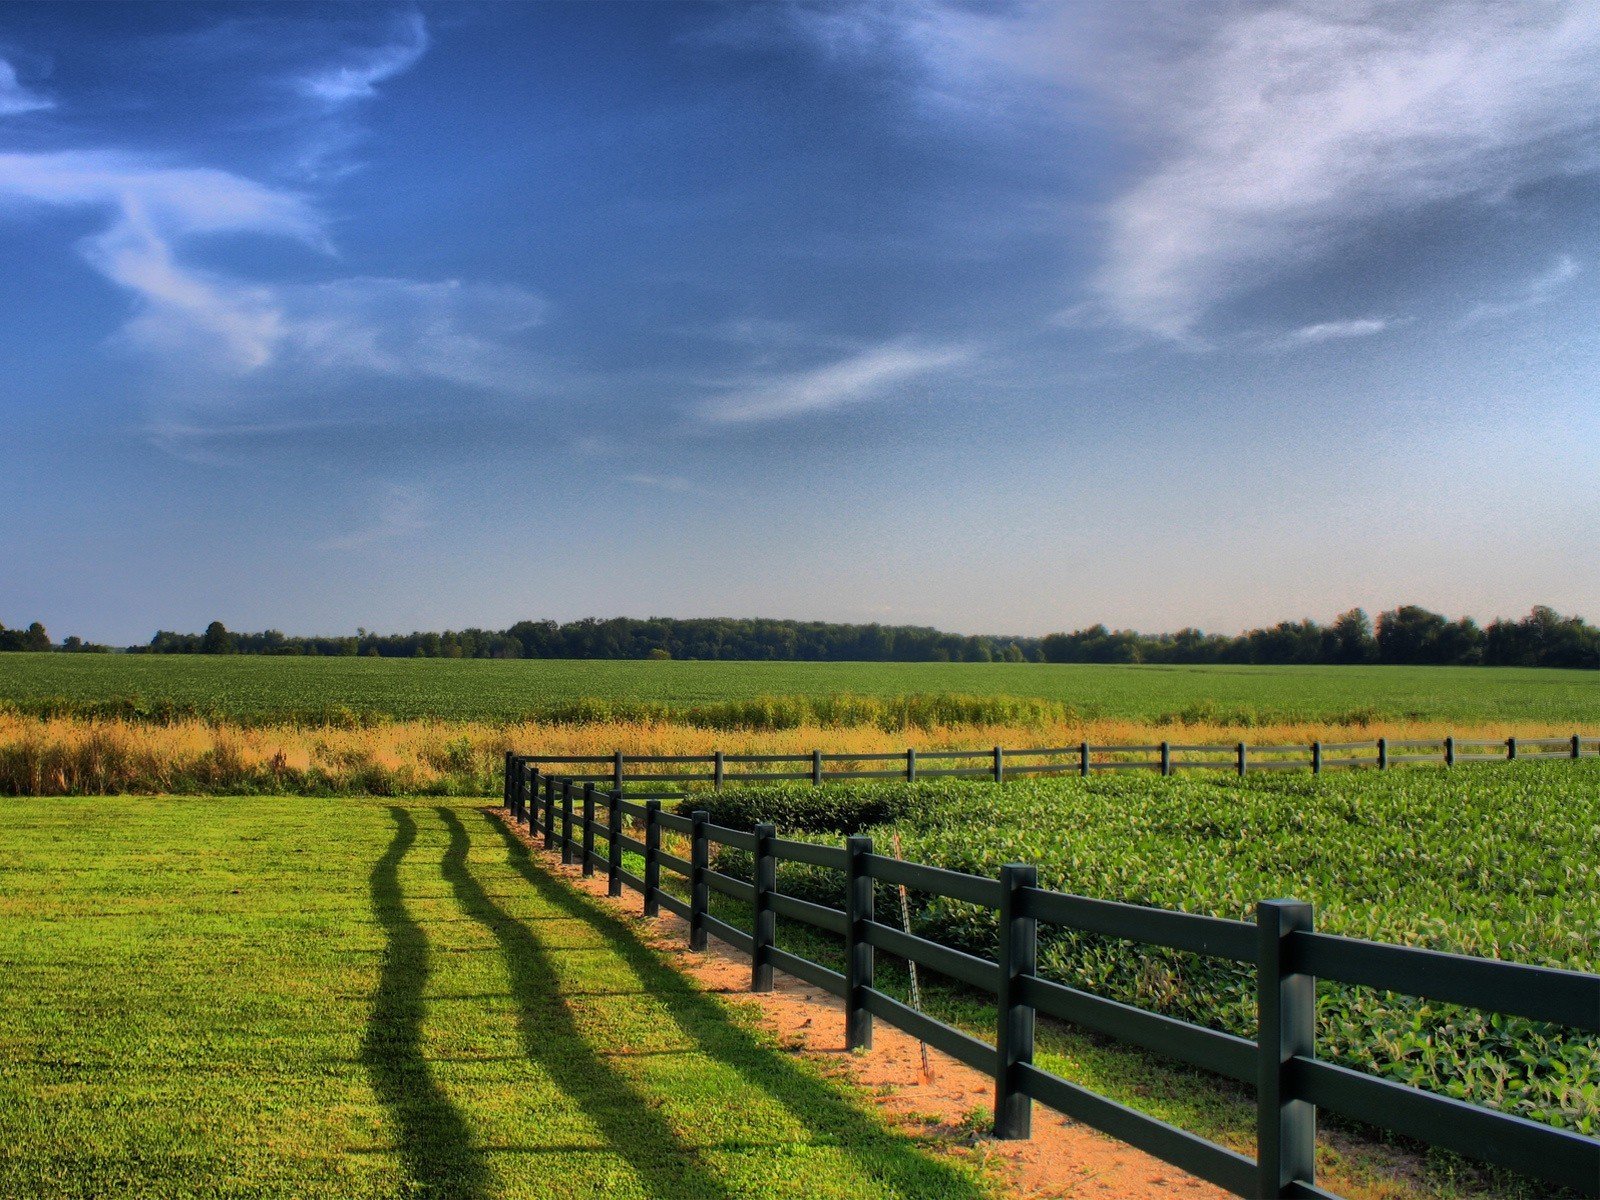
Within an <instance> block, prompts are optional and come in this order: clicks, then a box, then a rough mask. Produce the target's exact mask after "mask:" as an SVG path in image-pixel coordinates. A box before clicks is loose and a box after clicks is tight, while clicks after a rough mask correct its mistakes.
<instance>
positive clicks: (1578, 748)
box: [1572, 734, 1583, 758]
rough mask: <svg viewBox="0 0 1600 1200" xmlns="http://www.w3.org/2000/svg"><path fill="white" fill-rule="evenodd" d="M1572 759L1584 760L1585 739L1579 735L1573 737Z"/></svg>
mask: <svg viewBox="0 0 1600 1200" xmlns="http://www.w3.org/2000/svg"><path fill="white" fill-rule="evenodd" d="M1572 757H1573V758H1582V757H1583V739H1582V738H1581V737H1579V736H1578V735H1577V734H1573V735H1572Z"/></svg>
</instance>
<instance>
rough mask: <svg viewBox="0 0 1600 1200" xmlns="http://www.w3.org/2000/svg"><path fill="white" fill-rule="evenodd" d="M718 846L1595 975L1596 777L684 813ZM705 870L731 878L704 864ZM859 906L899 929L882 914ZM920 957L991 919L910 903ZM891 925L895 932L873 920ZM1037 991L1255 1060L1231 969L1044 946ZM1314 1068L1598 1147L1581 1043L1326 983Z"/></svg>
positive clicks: (1091, 943)
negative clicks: (1299, 908)
mask: <svg viewBox="0 0 1600 1200" xmlns="http://www.w3.org/2000/svg"><path fill="white" fill-rule="evenodd" d="M685 803H686V807H703V808H707V809H708V810H709V811H710V812H711V814H712V819H713V820H714V821H716V822H718V823H722V824H731V825H734V826H738V827H744V828H748V827H749V826H750V825H752V824H753V823H754V822H755V821H756V820H762V819H771V818H774V817H775V818H776V819H777V820H778V822H779V823H780V826H781V828H784V829H786V830H787V831H788V832H790V833H793V834H799V835H802V836H804V835H816V834H833V833H838V832H846V831H850V830H854V829H865V830H866V832H868V833H870V834H872V835H874V836H875V838H876V840H877V848H878V850H879V852H880V853H890V852H892V851H891V844H892V839H893V837H894V836H895V835H898V837H899V840H900V852H901V853H902V854H903V855H904V856H905V857H906V858H907V859H910V860H913V861H917V862H924V863H931V864H934V865H938V866H943V867H948V868H951V869H954V870H959V871H967V872H971V873H974V874H979V875H988V876H993V875H995V874H996V873H997V872H998V870H999V867H1000V866H1001V865H1002V864H1003V863H1008V862H1028V863H1034V864H1036V865H1037V866H1038V868H1039V876H1040V883H1041V886H1043V887H1049V888H1055V889H1059V890H1064V891H1070V892H1076V893H1078V894H1081V895H1087V896H1093V897H1098V898H1104V899H1111V900H1120V901H1125V902H1130V903H1135V904H1148V905H1155V906H1159V907H1162V908H1172V909H1180V910H1183V911H1188V912H1198V913H1205V914H1209V915H1214V916H1222V917H1232V918H1239V919H1245V920H1250V919H1253V914H1254V906H1255V904H1256V902H1257V901H1259V900H1262V899H1270V898H1275V897H1293V898H1296V899H1301V900H1308V901H1311V902H1312V903H1313V904H1314V905H1315V906H1316V911H1317V927H1318V928H1319V929H1321V930H1323V931H1326V932H1331V933H1340V934H1346V935H1351V936H1356V937H1363V938H1371V939H1376V940H1381V941H1389V942H1397V943H1401V944H1405V945H1412V946H1422V947H1427V948H1431V949H1441V950H1450V951H1455V952H1459V953H1465V954H1475V955H1483V956H1489V957H1496V958H1504V959H1511V960H1515V961H1519V962H1526V963H1535V964H1543V965H1550V966H1559V967H1566V968H1571V969H1582V970H1589V971H1600V763H1588V762H1585V763H1524V764H1516V765H1511V766H1496V767H1484V768H1460V769H1457V770H1455V771H1445V770H1442V769H1416V770H1409V771H1395V772H1385V773H1381V774H1380V773H1377V772H1350V773H1341V774H1338V775H1324V776H1312V775H1308V774H1306V775H1281V776H1265V777H1260V778H1249V779H1245V780H1238V779H1231V778H1230V779H1206V778H1198V777H1180V778H1175V779H1159V778H1138V779H1134V778H1126V777H1111V778H1106V777H1091V778H1089V779H1076V778H1069V779H1053V780H1037V781H1026V782H1013V783H1008V784H1005V785H1004V786H999V787H997V786H995V785H993V784H979V783H971V782H958V781H951V780H944V781H936V782H930V783H924V784H916V785H907V784H894V783H890V784H878V785H870V784H869V785H859V784H858V785H854V786H850V785H825V786H823V787H821V788H815V789H814V788H811V787H809V786H807V785H798V786H796V785H780V786H776V787H768V788H760V789H756V788H751V789H740V790H731V791H727V792H724V793H720V794H713V795H707V796H697V797H694V798H693V799H691V800H690V801H687V802H685ZM720 861H721V864H722V869H725V870H730V871H744V870H746V869H747V867H748V863H747V860H746V859H745V858H744V857H743V856H740V855H737V854H734V853H731V852H727V851H724V852H723V854H722V856H721V860H720ZM779 887H780V888H781V889H782V890H785V891H789V892H793V893H795V894H798V895H801V896H804V897H806V898H808V899H813V900H816V901H819V902H823V903H834V904H837V903H839V901H840V899H841V896H842V889H841V887H840V879H839V876H838V875H837V873H833V872H827V871H822V870H819V869H814V868H809V867H805V866H802V865H800V864H783V865H782V868H781V870H780V876H779ZM880 903H884V904H889V903H893V904H895V905H896V906H897V905H898V900H897V899H896V898H893V897H890V896H889V895H887V893H886V894H885V895H884V896H883V897H882V898H881V900H880ZM912 906H913V915H912V921H913V928H914V929H915V931H916V932H918V933H920V934H922V935H923V936H925V937H929V938H933V939H935V940H938V941H941V942H944V943H945V944H947V945H952V946H956V947H958V948H960V949H964V950H967V951H969V952H972V953H977V954H984V955H991V956H992V954H993V953H994V945H995V935H996V928H995V915H994V913H993V912H991V911H988V910H985V909H981V908H978V907H976V906H973V905H970V904H963V903H958V902H954V901H950V900H947V899H942V898H938V897H931V896H917V895H915V894H914V895H913V896H912ZM889 911H891V912H893V911H898V910H897V907H896V908H891V909H890V910H889ZM1040 945H1041V952H1040V953H1041V967H1042V970H1043V971H1044V972H1045V973H1046V974H1048V975H1050V976H1051V977H1053V978H1056V979H1059V980H1061V981H1062V982H1065V983H1069V984H1072V985H1074V986H1077V987H1082V988H1086V989H1088V990H1091V991H1094V992H1096V993H1098V994H1101V995H1106V996H1110V997H1112V998H1114V999H1117V1000H1121V1001H1124V1002H1126V1003H1131V1004H1137V1005H1140V1006H1142V1007H1145V1008H1150V1009H1154V1010H1156V1011H1159V1012H1164V1013H1167V1014H1169V1015H1172V1016H1177V1017H1181V1018H1184V1019H1186V1020H1190V1021H1194V1022H1196V1023H1199V1024H1202V1025H1206V1026H1208V1027H1211V1028H1218V1029H1225V1030H1228V1031H1230V1032H1233V1033H1237V1034H1239V1035H1241V1036H1245V1037H1253V1036H1254V1032H1255V1030H1254V1024H1255V1012H1254V974H1253V971H1252V970H1251V968H1249V967H1248V966H1241V965H1236V964H1232V963H1227V962H1223V961H1221V960H1217V959H1211V958H1205V957H1201V956H1197V955H1192V954H1186V953H1181V952H1176V951H1165V950H1159V949H1143V950H1141V949H1140V948H1138V947H1136V946H1134V945H1132V944H1130V943H1127V942H1124V941H1119V940H1115V939H1109V938H1104V937H1100V936H1096V935H1090V934H1084V933H1079V932H1075V931H1071V930H1064V929H1055V928H1049V927H1041V930H1040ZM1318 1009H1319V1047H1318V1050H1319V1053H1320V1054H1322V1055H1323V1056H1324V1057H1328V1058H1330V1059H1332V1060H1334V1061H1337V1062H1342V1063H1345V1064H1347V1065H1349V1066H1353V1067H1357V1068H1360V1069H1362V1070H1367V1071H1372V1072H1375V1073H1378V1074H1381V1075H1384V1076H1386V1077H1388V1078H1391V1079H1395V1080H1398V1081H1401V1082H1404V1083H1407V1084H1412V1085H1415V1086H1419V1087H1425V1088H1429V1089H1432V1090H1436V1091H1439V1092H1441V1093H1444V1094H1446V1095H1451V1096H1455V1097H1458V1098H1465V1099H1471V1100H1472V1101H1474V1102H1477V1103H1481V1104H1487V1105H1490V1106H1492V1107H1497V1108H1501V1109H1503V1110H1506V1111H1510V1112H1515V1113H1518V1114H1520V1115H1523V1116H1528V1117H1532V1118H1534V1119H1538V1120H1543V1121H1546V1122H1549V1123H1551V1124H1555V1125H1559V1126H1562V1127H1565V1128H1571V1129H1576V1130H1579V1131H1582V1132H1584V1133H1588V1134H1591V1135H1594V1134H1597V1133H1600V1037H1595V1036H1588V1035H1579V1034H1577V1033H1575V1032H1573V1031H1569V1030H1563V1029H1561V1028H1559V1027H1553V1026H1549V1025H1544V1024H1541V1023H1539V1022H1533V1021H1526V1020H1522V1019H1520V1018H1509V1017H1504V1016H1500V1015H1496V1014H1489V1013H1483V1012H1478V1011H1475V1010H1468V1009H1463V1008H1460V1007H1456V1006H1452V1005H1444V1004H1437V1003H1432V1002H1427V1001H1423V1000H1419V999H1416V998H1412V997H1404V996H1398V995H1392V994H1387V993H1378V992H1374V991H1371V990H1369V989H1364V988H1354V987H1345V986H1342V985H1335V984H1331V983H1326V982H1324V983H1323V984H1321V985H1320V987H1319V993H1318Z"/></svg>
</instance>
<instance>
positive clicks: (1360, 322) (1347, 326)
mask: <svg viewBox="0 0 1600 1200" xmlns="http://www.w3.org/2000/svg"><path fill="white" fill-rule="evenodd" d="M1391 324H1393V322H1392V321H1390V320H1389V319H1388V318H1387V317H1354V318H1352V319H1350V320H1347V321H1322V322H1319V323H1318V324H1315V325H1302V326H1301V327H1300V328H1299V329H1295V330H1292V331H1291V332H1290V333H1289V334H1288V335H1287V336H1286V337H1285V338H1284V341H1285V342H1287V343H1288V344H1289V345H1291V346H1316V345H1320V344H1321V343H1323V342H1339V341H1345V340H1347V339H1349V338H1362V337H1371V336H1373V335H1374V334H1377V333H1382V332H1383V331H1384V330H1385V329H1388V328H1389V326H1390V325H1391Z"/></svg>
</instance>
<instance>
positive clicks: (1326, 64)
mask: <svg viewBox="0 0 1600 1200" xmlns="http://www.w3.org/2000/svg"><path fill="white" fill-rule="evenodd" d="M1186 11H1188V12H1192V13H1197V14H1209V13H1213V12H1215V11H1216V10H1212V9H1205V8H1197V9H1191V10H1186ZM1124 83H1125V85H1126V94H1127V95H1129V96H1136V97H1137V96H1143V97H1157V96H1159V97H1160V98H1161V108H1160V109H1159V110H1154V109H1152V110H1147V111H1145V112H1143V113H1142V114H1141V116H1142V122H1143V124H1144V126H1145V127H1146V128H1148V129H1149V130H1150V131H1151V136H1150V137H1149V143H1150V146H1151V162H1152V166H1151V168H1150V169H1149V171H1148V172H1147V173H1146V174H1145V175H1144V177H1143V178H1142V179H1141V180H1140V181H1139V182H1138V183H1137V184H1136V185H1135V186H1134V187H1133V188H1132V189H1131V190H1130V191H1128V192H1127V193H1126V194H1125V195H1124V196H1122V197H1121V198H1120V199H1119V200H1118V201H1117V202H1116V203H1114V204H1113V205H1112V207H1111V210H1110V213H1109V219H1110V243H1109V254H1108V259H1107V262H1106V265H1105V267H1104V269H1103V270H1102V271H1101V273H1100V275H1099V277H1098V279H1097V281H1096V282H1097V290H1098V293H1099V295H1100V298H1101V299H1102V301H1103V302H1104V303H1105V304H1106V305H1107V307H1108V308H1109V309H1110V310H1111V311H1112V312H1113V313H1114V314H1115V315H1117V316H1118V317H1119V318H1120V319H1122V320H1123V321H1125V322H1127V323H1128V324H1131V325H1134V326H1138V327H1141V328H1144V329H1147V330H1149V331H1151V332H1154V333H1158V334H1164V335H1167V336H1172V337H1183V336H1186V335H1188V334H1190V333H1191V331H1192V330H1193V328H1194V326H1195V325H1196V323H1197V322H1198V321H1199V320H1200V318H1201V317H1202V315H1203V314H1204V313H1205V312H1206V311H1207V309H1208V308H1209V307H1210V306H1212V305H1213V304H1215V303H1216V302H1217V301H1219V300H1223V299H1226V298H1227V297H1229V296H1231V295H1234V294H1237V293H1239V292H1241V291H1243V290H1245V289H1248V288H1250V287H1252V286H1255V285H1257V284H1259V283H1261V282H1263V281H1264V280H1267V279H1270V278H1272V277H1273V276H1274V275H1277V274H1279V273H1280V272H1282V271H1283V270H1284V269H1285V268H1286V267H1295V266H1300V265H1302V264H1305V263H1307V262H1308V261H1314V260H1317V259H1319V258H1321V257H1323V256H1325V255H1326V254H1328V253H1329V252H1330V250H1331V249H1332V248H1334V247H1335V246H1337V245H1339V244H1340V243H1341V242H1342V241H1344V240H1345V239H1346V238H1348V237H1349V236H1350V235H1351V234H1352V233H1353V232H1355V231H1356V230H1358V229H1359V228H1360V227H1361V226H1362V225H1363V224H1364V223H1366V222H1370V221H1372V220H1375V219H1377V218H1379V217H1385V216H1389V215H1392V214H1394V213H1398V212H1405V211H1407V210H1416V209H1419V208H1421V207H1424V206H1427V205H1433V204H1438V203H1441V202H1446V201H1453V200H1460V199H1463V198H1486V199H1487V198H1496V197H1500V196H1503V195H1505V194H1506V193H1508V192H1509V191H1510V190H1511V189H1514V188H1516V187H1518V186H1521V185H1524V184H1527V183H1530V182H1533V181H1537V180H1540V179H1544V178H1548V177H1552V176H1555V175H1559V174H1562V173H1565V172H1574V171H1590V170H1593V169H1595V167H1596V166H1597V165H1600V153H1597V151H1600V140H1597V139H1600V9H1596V8H1595V7H1594V6H1593V5H1592V4H1587V3H1582V2H1581V0H1579V2H1575V3H1566V4H1548V5H1538V6H1522V5H1505V4H1498V3H1494V4H1473V3H1456V4H1444V5H1432V6H1412V5H1393V6H1387V5H1386V6H1378V5H1363V6H1359V7H1356V8H1352V9H1345V8H1334V7H1326V6H1310V5H1307V6H1302V7H1273V8H1269V9H1255V8H1249V9H1244V10H1238V11H1236V12H1234V13H1233V15H1231V17H1230V19H1228V20H1226V21H1223V22H1222V23H1221V24H1219V25H1218V26H1217V27H1216V28H1215V29H1213V30H1209V31H1206V32H1205V33H1204V34H1201V35H1199V36H1197V37H1191V38H1190V39H1185V40H1183V41H1182V42H1180V43H1179V45H1178V46H1177V47H1175V48H1174V49H1172V50H1170V51H1167V52H1164V53H1161V54H1158V55H1155V56H1152V57H1151V58H1150V59H1149V60H1148V61H1147V62H1146V63H1145V64H1144V65H1143V66H1139V65H1135V66H1134V67H1133V68H1132V71H1131V74H1130V76H1129V77H1128V78H1125V80H1124Z"/></svg>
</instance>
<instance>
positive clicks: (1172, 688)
mask: <svg viewBox="0 0 1600 1200" xmlns="http://www.w3.org/2000/svg"><path fill="white" fill-rule="evenodd" d="M0 705H9V706H12V707H13V708H14V709H15V710H18V711H20V712H23V713H26V714H36V715H37V714H56V715H65V716H72V715H79V716H94V715H113V716H127V717H135V718H138V717H141V716H157V717H171V716H186V715H187V716H204V717H215V718H221V719H225V720H228V721H232V722H238V723H253V722H281V721H292V720H310V721H324V720H328V719H330V718H332V719H334V720H338V719H348V718H352V717H353V718H357V719H360V718H371V717H382V718H396V719H411V718H436V719H442V720H451V721H480V722H499V723H503V722H509V721H542V722H552V721H554V722H565V723H573V722H578V723H583V722H593V721H606V720H631V721H637V720H660V719H671V720H675V721H678V722H682V723H687V724H691V725H699V726H702V727H712V728H718V727H721V728H728V729H751V728H757V729H759V728H786V727H790V726H795V725H803V724H817V725H823V726H829V725H832V726H843V725H873V724H878V725H882V726H884V727H889V728H900V727H906V726H912V727H915V726H917V725H923V726H926V725H930V724H939V725H948V724H953V723H973V722H979V721H982V722H990V723H994V722H1004V721H1014V722H1016V721H1030V720H1031V721H1032V722H1033V723H1035V724H1046V723H1048V724H1058V723H1061V722H1064V721H1068V722H1070V721H1073V720H1102V719H1114V720H1123V721H1140V722H1150V723H1161V722H1168V723H1171V722H1182V723H1186V724H1187V723H1196V722H1210V723H1215V724H1224V725H1231V726H1236V727H1244V728H1248V727H1255V726H1261V725H1268V724H1280V723H1295V722H1300V723H1305V722H1316V723H1324V724H1330V725H1341V724H1342V725H1349V724H1363V725H1364V724H1369V723H1372V722H1376V721H1386V720H1387V721H1433V722H1454V723H1457V724H1459V725H1462V726H1474V727H1476V726H1480V725H1483V724H1485V723H1492V722H1500V721H1519V722H1526V723H1539V724H1542V725H1543V726H1544V727H1546V728H1558V729H1565V728H1568V727H1572V726H1577V725H1585V724H1587V725H1591V726H1592V725H1600V674H1597V673H1596V672H1593V671H1558V670H1543V669H1539V670H1535V669H1527V670H1524V669H1517V668H1507V667H1315V666H1307V667H1248V666H1195V667H1178V666H1111V665H1097V664H1035V663H804V662H777V663H764V662H643V661H610V660H583V661H576V660H511V661H503V660H483V659H474V660H452V659H380V658H291V657H260V656H243V655H241V656H205V655H121V654H119V655H93V654H82V655H74V654H7V655H4V656H0Z"/></svg>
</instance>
